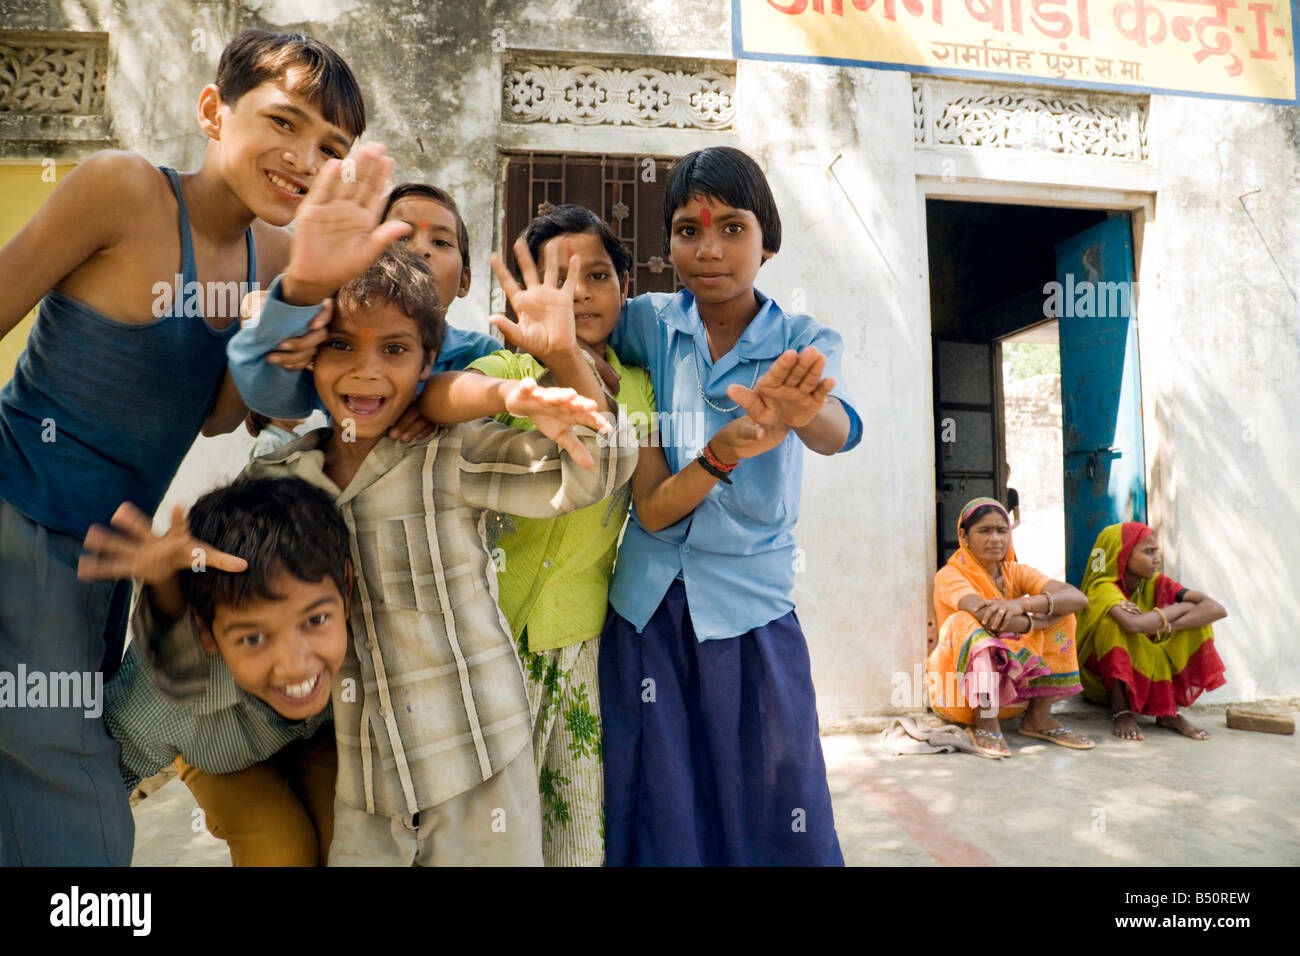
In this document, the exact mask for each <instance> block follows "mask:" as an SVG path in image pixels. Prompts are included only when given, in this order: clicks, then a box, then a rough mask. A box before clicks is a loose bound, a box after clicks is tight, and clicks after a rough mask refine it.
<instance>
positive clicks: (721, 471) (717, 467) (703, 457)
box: [695, 442, 740, 484]
mask: <svg viewBox="0 0 1300 956" xmlns="http://www.w3.org/2000/svg"><path fill="white" fill-rule="evenodd" d="M695 460H696V461H698V462H699V463H700V467H701V468H703V469H704V470H705V471H707V472H708V473H709V474H710V475H712V476H713V477H714V478H717V479H718V480H719V481H725V482H726V483H727V484H731V478H730V477H729V476H730V475H731V473H732V472H733V471H735V470H736V465H738V464H740V462H736V465H724V464H723V463H722V462H721V461H720V460H719V459H718V456H717V455H715V454H713V449H712V448H710V447H709V445H708V443H707V442H706V443H705V445H704V448H703V449H702V450H701V451H700V455H699V457H698V458H696V459H695Z"/></svg>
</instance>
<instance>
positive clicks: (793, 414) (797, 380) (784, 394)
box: [727, 345, 835, 428]
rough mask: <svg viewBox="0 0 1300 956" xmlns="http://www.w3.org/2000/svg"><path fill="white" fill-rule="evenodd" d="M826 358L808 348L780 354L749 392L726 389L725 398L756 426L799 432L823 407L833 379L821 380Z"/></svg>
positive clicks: (812, 347) (743, 388) (729, 386)
mask: <svg viewBox="0 0 1300 956" xmlns="http://www.w3.org/2000/svg"><path fill="white" fill-rule="evenodd" d="M825 368H826V356H824V355H822V353H821V352H820V351H818V350H817V348H816V346H813V345H810V346H808V347H807V348H805V349H804V350H803V351H802V352H795V351H794V349H788V350H786V351H785V352H783V353H782V354H781V355H780V356H779V357H778V358H777V359H776V361H775V362H773V363H772V365H771V367H770V368H769V369H768V370H767V371H766V372H764V373H763V376H762V377H761V378H760V379H759V380H758V381H757V382H755V383H754V387H753V388H752V389H750V388H746V387H745V386H744V385H728V386H727V396H728V397H729V398H730V399H731V400H732V401H733V402H735V403H736V404H738V405H739V406H740V407H741V408H743V409H744V410H745V411H746V412H748V413H749V417H750V418H752V419H753V420H754V421H756V422H757V423H758V424H760V425H784V426H785V427H786V428H803V427H804V426H805V425H807V424H808V423H809V422H811V421H812V420H813V419H814V418H816V417H817V413H818V412H820V411H821V410H822V409H823V408H824V407H825V405H826V399H827V398H829V397H830V394H831V389H832V388H834V387H835V379H833V378H822V372H823V371H824V370H825Z"/></svg>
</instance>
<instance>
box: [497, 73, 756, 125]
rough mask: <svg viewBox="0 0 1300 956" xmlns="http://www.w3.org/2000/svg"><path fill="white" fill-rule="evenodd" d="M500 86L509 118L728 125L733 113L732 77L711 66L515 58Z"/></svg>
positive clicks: (515, 120)
mask: <svg viewBox="0 0 1300 956" xmlns="http://www.w3.org/2000/svg"><path fill="white" fill-rule="evenodd" d="M503 86H504V89H503V92H504V95H505V105H504V119H505V120H506V121H507V122H512V123H571V124H574V125H578V126H624V125H627V126H675V127H677V128H678V129H684V128H687V127H690V128H692V129H727V128H729V127H730V126H731V125H732V124H733V123H734V122H735V118H736V104H735V95H736V81H735V79H734V78H733V77H730V76H726V75H725V74H723V73H719V72H717V71H714V70H701V71H699V72H691V73H687V72H681V71H675V72H672V73H667V72H664V71H663V70H657V69H654V68H652V67H637V68H633V69H621V68H619V67H601V66H583V65H577V66H563V65H552V66H545V65H538V64H536V63H515V64H513V65H511V66H510V67H508V68H507V69H506V71H505V79H504V84H503Z"/></svg>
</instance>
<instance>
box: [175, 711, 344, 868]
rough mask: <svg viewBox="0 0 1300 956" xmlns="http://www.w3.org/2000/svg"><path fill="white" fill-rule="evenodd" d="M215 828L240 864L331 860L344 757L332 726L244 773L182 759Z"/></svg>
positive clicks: (183, 771)
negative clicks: (337, 790) (221, 770)
mask: <svg viewBox="0 0 1300 956" xmlns="http://www.w3.org/2000/svg"><path fill="white" fill-rule="evenodd" d="M176 772H177V773H178V774H180V778H181V780H182V782H184V784H185V785H186V786H187V787H189V788H190V793H192V794H194V799H195V800H197V801H198V804H199V807H200V808H201V809H202V810H203V814H204V817H205V818H206V821H207V826H208V832H209V833H211V834H212V835H213V836H214V837H217V838H218V839H221V840H225V841H226V843H227V844H229V845H230V862H231V863H232V864H233V865H234V866H323V865H324V864H325V861H326V860H327V859H328V857H329V848H330V839H331V836H332V833H333V829H334V779H335V777H336V775H337V773H338V757H337V754H336V752H335V749H334V729H333V727H332V726H330V725H329V724H326V725H325V726H324V727H323V728H322V729H321V730H320V731H319V732H317V733H316V734H315V735H314V736H313V737H311V738H310V739H308V740H303V741H299V742H297V743H294V744H290V745H289V746H288V747H285V748H284V749H283V750H281V751H280V752H279V753H277V754H276V755H275V756H273V757H271V758H270V759H269V760H265V761H263V762H262V763H259V764H254V765H253V766H251V767H249V768H248V769H247V770H240V771H238V772H237V773H205V772H204V771H202V770H200V769H199V768H198V767H194V766H191V765H190V764H187V763H186V762H185V761H184V760H182V759H181V758H180V757H177V758H176Z"/></svg>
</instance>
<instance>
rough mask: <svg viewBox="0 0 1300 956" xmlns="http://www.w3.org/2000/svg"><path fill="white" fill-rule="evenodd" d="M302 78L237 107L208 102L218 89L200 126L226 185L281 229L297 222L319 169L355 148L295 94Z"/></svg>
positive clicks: (246, 97)
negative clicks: (213, 145) (216, 150)
mask: <svg viewBox="0 0 1300 956" xmlns="http://www.w3.org/2000/svg"><path fill="white" fill-rule="evenodd" d="M299 73H300V68H297V69H291V70H289V71H287V72H286V73H285V75H284V77H283V78H281V79H279V80H268V81H267V82H265V83H262V84H261V85H259V86H255V87H254V88H253V89H251V90H249V91H248V92H247V93H245V94H243V95H242V96H241V97H239V99H238V100H236V102H235V105H234V106H230V105H228V104H225V103H222V102H221V99H220V96H219V95H213V96H211V100H210V101H209V99H208V96H209V93H208V90H211V91H213V92H214V93H215V90H216V87H215V86H213V87H209V88H208V90H205V91H204V93H205V98H204V99H202V100H200V125H201V126H202V127H203V129H204V131H205V132H206V133H207V134H208V136H209V137H210V138H212V139H213V140H215V141H217V142H218V143H219V144H220V157H219V159H218V164H219V167H220V169H221V171H222V175H223V177H224V178H225V180H226V182H227V183H229V184H230V186H231V189H232V191H234V192H235V194H236V195H237V196H238V197H239V199H240V201H241V202H243V203H244V205H245V206H247V207H248V208H249V210H250V211H251V212H252V213H253V214H254V215H255V216H257V217H258V218H259V219H262V220H264V221H266V222H269V223H271V224H272V225H276V226H283V225H286V224H287V223H289V222H290V221H292V219H293V217H294V215H296V214H297V212H298V206H299V204H301V202H302V200H303V197H304V196H305V195H306V193H307V189H308V188H309V187H310V186H311V184H312V182H313V181H314V180H315V178H316V174H317V173H318V172H319V171H320V168H321V167H322V166H323V165H324V164H325V163H326V162H328V161H329V160H331V159H343V158H344V157H346V156H347V154H348V152H349V150H350V149H351V148H352V137H351V136H349V135H348V134H347V133H346V132H345V131H344V130H342V129H340V128H339V127H338V126H335V125H334V124H333V123H330V122H327V121H326V120H325V119H324V117H322V116H321V113H320V109H319V107H317V106H316V105H315V104H314V103H312V101H311V100H309V99H308V98H307V97H305V96H303V95H302V94H300V93H297V92H295V85H296V83H297V82H298V74H299Z"/></svg>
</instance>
